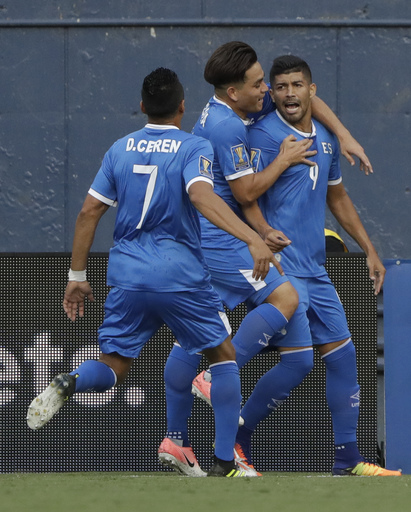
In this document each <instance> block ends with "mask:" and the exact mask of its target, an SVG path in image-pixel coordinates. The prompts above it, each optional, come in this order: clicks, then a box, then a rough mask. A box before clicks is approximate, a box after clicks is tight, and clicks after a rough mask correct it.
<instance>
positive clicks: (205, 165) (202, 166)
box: [198, 156, 214, 180]
mask: <svg viewBox="0 0 411 512" xmlns="http://www.w3.org/2000/svg"><path fill="white" fill-rule="evenodd" d="M198 165H199V169H198V170H199V173H200V174H201V175H202V176H206V177H207V178H210V179H212V180H213V179H214V175H213V162H212V161H211V160H209V159H208V158H206V157H205V156H200V158H199V161H198Z"/></svg>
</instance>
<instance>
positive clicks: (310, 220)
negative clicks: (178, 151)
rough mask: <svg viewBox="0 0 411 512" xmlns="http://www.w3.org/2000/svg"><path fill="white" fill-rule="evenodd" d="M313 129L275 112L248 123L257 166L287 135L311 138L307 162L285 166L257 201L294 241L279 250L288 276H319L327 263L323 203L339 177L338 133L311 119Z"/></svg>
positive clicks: (275, 152) (268, 158)
mask: <svg viewBox="0 0 411 512" xmlns="http://www.w3.org/2000/svg"><path fill="white" fill-rule="evenodd" d="M312 127H313V130H312V133H311V134H307V133H302V132H300V131H298V130H296V129H295V128H293V127H292V126H291V125H290V124H289V123H287V121H285V119H283V118H282V116H281V115H280V114H279V113H278V111H275V112H272V113H270V114H268V115H267V116H266V117H265V118H264V119H262V120H261V121H259V122H258V123H256V124H254V125H252V126H251V127H250V131H249V139H250V144H251V147H252V148H253V151H254V154H255V158H254V165H255V168H256V169H258V170H262V169H264V168H265V167H266V166H267V165H268V164H270V163H271V162H272V161H273V160H274V159H275V157H276V156H277V155H278V153H279V149H280V146H281V143H282V141H283V140H284V139H285V138H286V137H287V136H288V135H290V134H293V135H294V136H295V137H296V138H297V139H298V140H301V139H304V138H307V137H310V138H312V139H313V140H314V142H313V145H312V146H311V149H312V150H314V149H315V150H317V154H316V155H315V156H314V157H310V160H312V161H314V162H316V165H315V166H312V167H309V166H308V165H305V164H300V165H295V166H292V167H289V168H288V169H287V170H286V171H285V172H283V173H282V175H281V176H280V177H279V178H278V180H277V181H276V183H274V185H273V186H272V187H271V188H270V189H269V190H268V191H267V192H266V193H265V194H263V196H261V197H260V199H259V204H260V208H261V211H262V213H263V215H264V217H265V219H266V220H267V222H268V224H270V226H272V227H274V228H275V229H279V230H281V231H283V232H284V234H285V235H286V236H288V238H289V239H290V240H291V241H292V243H291V245H289V246H288V247H286V248H285V249H283V251H282V252H281V256H282V258H281V265H282V267H283V269H284V271H285V272H286V274H288V275H292V276H297V277H311V276H320V275H324V274H325V273H326V271H325V268H324V263H325V237H324V225H325V207H326V196H327V188H328V186H329V185H336V184H338V183H340V182H341V181H342V178H341V170H340V166H339V147H338V142H337V139H336V137H335V136H334V135H333V134H331V133H330V132H329V131H328V130H327V129H326V128H325V127H324V126H323V125H321V124H320V123H318V122H317V121H313V122H312Z"/></svg>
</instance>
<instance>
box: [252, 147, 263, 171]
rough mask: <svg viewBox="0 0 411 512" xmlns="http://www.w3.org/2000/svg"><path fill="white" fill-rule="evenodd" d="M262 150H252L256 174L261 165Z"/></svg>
mask: <svg viewBox="0 0 411 512" xmlns="http://www.w3.org/2000/svg"><path fill="white" fill-rule="evenodd" d="M260 156H261V149H255V148H251V155H250V157H251V165H252V167H253V169H254V172H257V171H258V164H259V163H260Z"/></svg>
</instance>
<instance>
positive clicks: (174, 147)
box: [126, 137, 181, 153]
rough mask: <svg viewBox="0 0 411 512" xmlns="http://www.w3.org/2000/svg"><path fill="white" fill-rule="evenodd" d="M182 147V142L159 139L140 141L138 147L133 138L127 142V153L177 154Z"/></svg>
mask: <svg viewBox="0 0 411 512" xmlns="http://www.w3.org/2000/svg"><path fill="white" fill-rule="evenodd" d="M180 146H181V140H173V139H158V140H148V141H147V140H144V139H141V140H139V141H138V143H137V145H136V144H135V140H134V139H133V137H130V138H129V139H128V141H127V146H126V151H138V152H139V153H177V151H178V149H179V147H180Z"/></svg>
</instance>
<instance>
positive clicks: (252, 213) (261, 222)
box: [241, 201, 291, 252]
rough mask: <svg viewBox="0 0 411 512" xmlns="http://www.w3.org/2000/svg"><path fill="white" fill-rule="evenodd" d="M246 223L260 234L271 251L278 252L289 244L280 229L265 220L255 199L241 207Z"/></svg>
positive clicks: (289, 241)
mask: <svg viewBox="0 0 411 512" xmlns="http://www.w3.org/2000/svg"><path fill="white" fill-rule="evenodd" d="M241 208H242V211H243V213H244V216H245V218H246V220H247V222H248V224H249V225H250V226H251V227H252V228H253V229H254V230H255V231H257V233H258V234H259V235H260V236H261V238H262V239H263V240H264V242H265V243H266V244H267V245H268V247H269V248H270V249H271V250H272V251H273V252H280V251H282V250H283V249H284V247H287V245H290V244H291V240H290V239H289V238H288V237H287V236H286V235H284V233H283V232H282V231H279V230H278V229H274V228H272V227H271V226H270V225H269V224H268V223H267V221H266V220H265V218H264V216H263V214H262V212H261V210H260V207H259V205H258V203H257V201H254V202H253V203H250V204H247V205H244V206H242V207H241Z"/></svg>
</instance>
